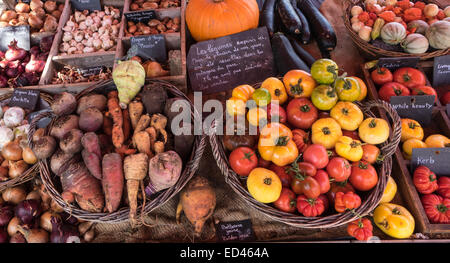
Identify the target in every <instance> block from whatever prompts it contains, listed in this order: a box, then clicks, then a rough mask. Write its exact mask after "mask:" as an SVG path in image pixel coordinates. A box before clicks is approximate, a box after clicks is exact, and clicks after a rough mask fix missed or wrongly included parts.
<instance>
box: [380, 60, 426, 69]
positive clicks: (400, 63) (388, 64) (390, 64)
mask: <svg viewBox="0 0 450 263" xmlns="http://www.w3.org/2000/svg"><path fill="white" fill-rule="evenodd" d="M419 61H420V58H419V57H397V58H380V59H378V67H380V68H388V69H389V70H396V69H399V68H403V67H411V68H416V67H417V64H418V63H419Z"/></svg>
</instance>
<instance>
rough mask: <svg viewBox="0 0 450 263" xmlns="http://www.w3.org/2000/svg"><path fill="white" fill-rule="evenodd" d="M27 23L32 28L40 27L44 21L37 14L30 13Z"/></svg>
mask: <svg viewBox="0 0 450 263" xmlns="http://www.w3.org/2000/svg"><path fill="white" fill-rule="evenodd" d="M28 24H29V25H30V26H31V27H32V28H36V29H41V28H42V25H43V24H44V21H42V19H40V18H39V17H38V16H36V15H34V14H30V17H29V18H28Z"/></svg>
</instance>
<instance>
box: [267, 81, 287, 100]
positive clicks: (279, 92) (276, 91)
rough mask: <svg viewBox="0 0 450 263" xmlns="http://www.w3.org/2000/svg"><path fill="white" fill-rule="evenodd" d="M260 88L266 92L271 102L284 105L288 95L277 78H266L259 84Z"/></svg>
mask: <svg viewBox="0 0 450 263" xmlns="http://www.w3.org/2000/svg"><path fill="white" fill-rule="evenodd" d="M261 88H263V89H266V90H268V91H269V92H270V96H271V98H272V101H275V102H276V101H278V103H279V104H283V103H285V102H286V101H287V99H288V94H287V93H286V88H285V87H284V84H283V82H282V81H281V80H279V79H277V78H274V77H271V78H267V79H266V80H264V82H263V83H262V84H261Z"/></svg>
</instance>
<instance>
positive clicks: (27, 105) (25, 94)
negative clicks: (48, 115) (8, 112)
mask: <svg viewBox="0 0 450 263" xmlns="http://www.w3.org/2000/svg"><path fill="white" fill-rule="evenodd" d="M39 94H40V92H39V90H30V89H20V88H16V89H14V92H13V94H12V97H11V100H10V101H9V103H8V105H9V106H11V107H14V106H17V107H21V108H24V109H29V110H34V108H36V104H37V102H38V100H39Z"/></svg>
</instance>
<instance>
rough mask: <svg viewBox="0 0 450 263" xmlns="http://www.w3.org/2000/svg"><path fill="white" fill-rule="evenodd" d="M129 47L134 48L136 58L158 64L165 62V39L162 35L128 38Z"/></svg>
mask: <svg viewBox="0 0 450 263" xmlns="http://www.w3.org/2000/svg"><path fill="white" fill-rule="evenodd" d="M130 42H131V47H136V56H139V57H141V58H142V59H144V60H148V59H152V60H156V61H158V62H159V63H165V62H166V61H167V50H166V39H165V38H164V35H162V34H158V35H149V36H137V37H131V38H130Z"/></svg>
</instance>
